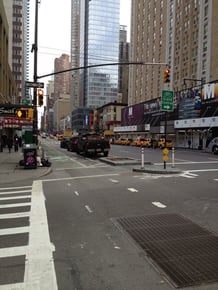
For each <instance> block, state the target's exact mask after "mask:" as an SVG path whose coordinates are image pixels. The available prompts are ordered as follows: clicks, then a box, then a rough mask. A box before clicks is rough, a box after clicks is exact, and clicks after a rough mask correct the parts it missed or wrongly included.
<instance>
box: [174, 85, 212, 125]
mask: <svg viewBox="0 0 218 290" xmlns="http://www.w3.org/2000/svg"><path fill="white" fill-rule="evenodd" d="M175 100H176V104H177V109H178V119H191V118H199V117H210V116H217V115H218V82H214V83H208V84H204V85H203V87H202V90H201V87H200V86H197V87H193V88H189V89H185V90H182V91H179V92H177V93H176V94H175Z"/></svg>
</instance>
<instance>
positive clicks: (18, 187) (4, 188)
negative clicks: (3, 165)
mask: <svg viewBox="0 0 218 290" xmlns="http://www.w3.org/2000/svg"><path fill="white" fill-rule="evenodd" d="M20 188H21V189H23V188H29V189H30V191H31V189H32V186H16V187H2V188H0V191H1V190H9V189H20ZM22 192H23V190H22Z"/></svg>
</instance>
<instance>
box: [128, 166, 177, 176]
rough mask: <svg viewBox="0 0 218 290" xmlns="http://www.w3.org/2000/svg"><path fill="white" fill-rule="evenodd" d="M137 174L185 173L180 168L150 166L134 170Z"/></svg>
mask: <svg viewBox="0 0 218 290" xmlns="http://www.w3.org/2000/svg"><path fill="white" fill-rule="evenodd" d="M133 171H135V172H145V173H153V174H180V173H182V172H183V171H182V170H180V169H178V168H166V169H164V168H161V167H160V166H156V165H150V166H146V167H144V168H133Z"/></svg>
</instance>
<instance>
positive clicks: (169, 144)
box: [157, 138, 173, 148]
mask: <svg viewBox="0 0 218 290" xmlns="http://www.w3.org/2000/svg"><path fill="white" fill-rule="evenodd" d="M157 147H159V148H164V147H166V148H172V147H173V141H172V140H169V139H166V144H165V138H161V139H160V140H159V141H158V143H157Z"/></svg>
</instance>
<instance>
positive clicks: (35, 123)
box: [32, 0, 38, 145]
mask: <svg viewBox="0 0 218 290" xmlns="http://www.w3.org/2000/svg"><path fill="white" fill-rule="evenodd" d="M33 50H34V74H33V80H34V82H37V52H38V0H36V4H35V41H34V44H33V46H32V51H33ZM33 108H34V115H33V116H34V118H33V136H34V141H35V143H36V145H37V144H38V114H37V88H36V87H34V91H33Z"/></svg>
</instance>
